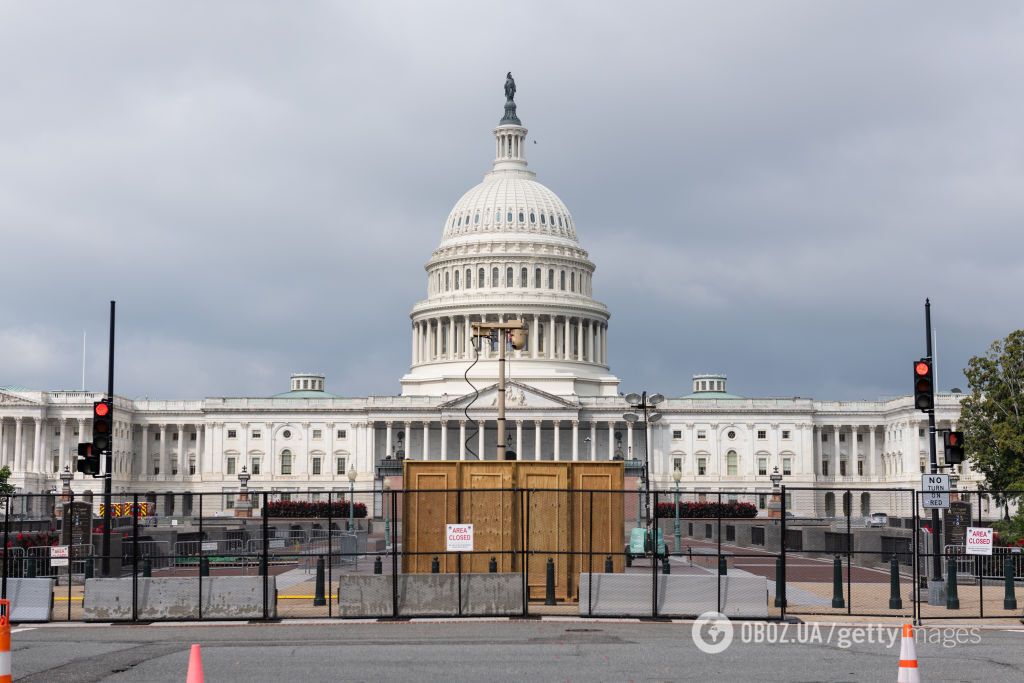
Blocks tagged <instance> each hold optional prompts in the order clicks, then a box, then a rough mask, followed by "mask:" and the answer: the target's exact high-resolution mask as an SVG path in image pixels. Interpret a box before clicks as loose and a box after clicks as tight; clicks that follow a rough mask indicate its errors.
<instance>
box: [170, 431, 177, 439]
mask: <svg viewBox="0 0 1024 683" xmlns="http://www.w3.org/2000/svg"><path fill="white" fill-rule="evenodd" d="M177 440H178V432H174V433H173V434H171V441H177Z"/></svg>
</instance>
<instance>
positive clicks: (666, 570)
mask: <svg viewBox="0 0 1024 683" xmlns="http://www.w3.org/2000/svg"><path fill="white" fill-rule="evenodd" d="M661 573H662V574H671V573H672V568H671V567H670V566H669V564H668V553H665V554H664V555H662V556H661Z"/></svg>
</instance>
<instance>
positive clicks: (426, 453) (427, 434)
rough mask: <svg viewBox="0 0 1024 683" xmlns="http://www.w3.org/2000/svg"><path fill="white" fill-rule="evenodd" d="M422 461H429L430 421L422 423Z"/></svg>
mask: <svg viewBox="0 0 1024 683" xmlns="http://www.w3.org/2000/svg"><path fill="white" fill-rule="evenodd" d="M423 459H424V460H430V420H424V421H423Z"/></svg>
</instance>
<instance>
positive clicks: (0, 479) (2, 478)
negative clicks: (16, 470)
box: [0, 465, 16, 496]
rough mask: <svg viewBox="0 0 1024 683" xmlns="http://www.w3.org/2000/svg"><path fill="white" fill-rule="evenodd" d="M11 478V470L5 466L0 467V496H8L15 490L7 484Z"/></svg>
mask: <svg viewBox="0 0 1024 683" xmlns="http://www.w3.org/2000/svg"><path fill="white" fill-rule="evenodd" d="M10 478H11V468H10V467H8V466H7V465H4V466H3V467H0V496H9V495H11V494H13V493H14V491H15V490H16V489H15V487H14V485H13V484H9V483H7V480H8V479H10Z"/></svg>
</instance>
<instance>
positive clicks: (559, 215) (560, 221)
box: [558, 214, 562, 227]
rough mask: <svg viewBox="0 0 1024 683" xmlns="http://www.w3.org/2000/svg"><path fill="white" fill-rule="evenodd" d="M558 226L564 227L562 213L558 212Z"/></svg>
mask: <svg viewBox="0 0 1024 683" xmlns="http://www.w3.org/2000/svg"><path fill="white" fill-rule="evenodd" d="M558 227H562V214H558Z"/></svg>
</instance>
